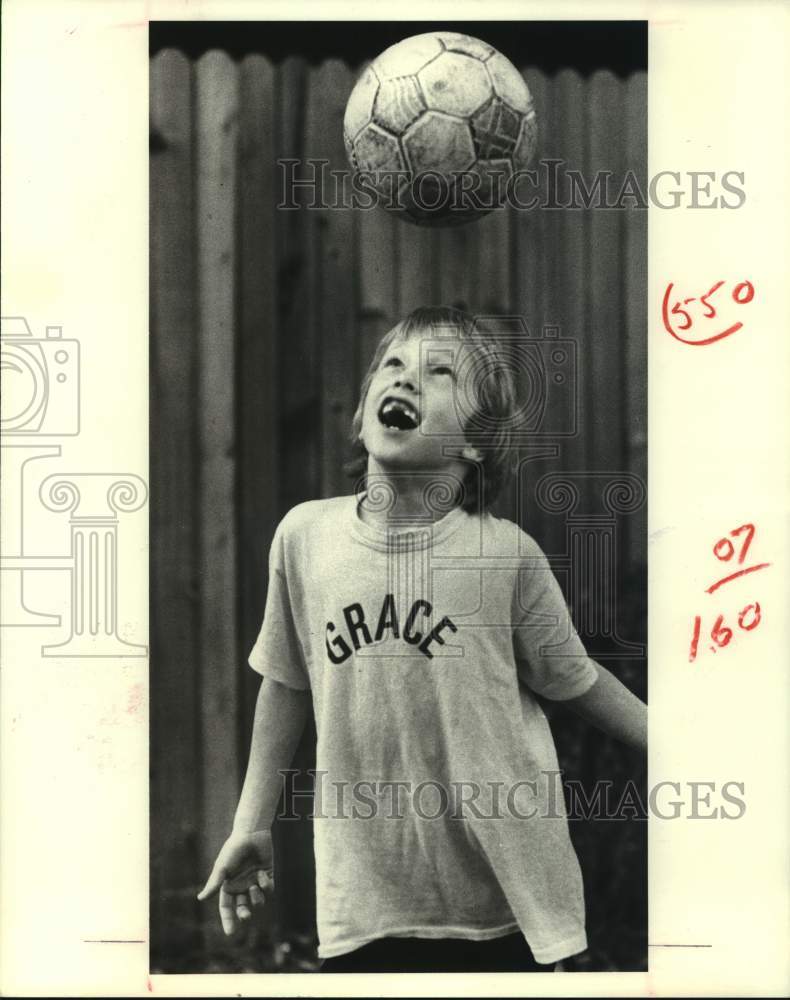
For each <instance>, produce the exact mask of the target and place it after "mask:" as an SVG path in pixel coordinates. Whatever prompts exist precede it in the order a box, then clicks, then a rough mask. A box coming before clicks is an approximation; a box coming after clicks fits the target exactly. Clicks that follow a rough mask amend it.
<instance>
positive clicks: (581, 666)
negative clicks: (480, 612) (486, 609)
mask: <svg viewBox="0 0 790 1000" xmlns="http://www.w3.org/2000/svg"><path fill="white" fill-rule="evenodd" d="M525 537H526V538H527V540H528V543H529V544H528V550H527V555H526V556H525V557H524V560H523V564H522V567H521V569H520V570H519V573H518V580H517V583H516V594H515V595H514V615H513V621H514V622H516V625H515V627H514V630H513V645H514V652H515V657H516V665H517V669H518V675H519V679H520V680H521V681H522V682H523V683H524V684H526V685H527V687H529V688H530V689H531V690H533V691H535V692H536V693H537V694H540V695H542V696H543V697H544V698H548V699H550V700H552V701H563V700H566V699H568V698H576V697H578V696H579V695H581V694H584V693H585V691H587V690H589V688H591V687H592V685H593V684H594V683H595V681H596V680H597V679H598V671H597V669H596V667H595V664H594V663H593V661H592V660H591V659H590V658H589V657H588V655H587V651H586V650H585V648H584V646H583V644H582V641H581V639H580V638H579V636H578V634H577V633H576V629H575V628H574V626H573V621H572V620H571V615H570V611H569V610H568V606H567V604H566V603H565V598H564V596H563V594H562V590H561V589H560V585H559V583H558V582H557V579H556V577H555V576H554V573H553V572H552V569H551V566H550V565H549V561H548V559H547V558H546V556H545V555H544V553H543V552H542V551H541V549H540V547H539V546H538V545H537V544H536V543H535V542H534V541H533V540H532V539H531V538H529V536H525Z"/></svg>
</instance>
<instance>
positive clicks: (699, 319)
mask: <svg viewBox="0 0 790 1000" xmlns="http://www.w3.org/2000/svg"><path fill="white" fill-rule="evenodd" d="M724 284H725V283H724V281H717V282H715V283H714V284H713V285H711V287H710V288H709V289H708V290H707V292H705V293H704V294H703V295H700V296H696V295H692V296H690V297H689V298H685V299H684V298H677V299H674V301H673V295H672V292H673V288H674V285H673V283H672V282H671V281H670V283H669V284H668V285H667V289H666V291H665V292H664V301H663V303H662V306H661V317H662V319H663V320H664V327H665V328H666V330H667V333H670V334H671V335H672V336H673V337H674V338H675V340H679V341H680V342H681V344H689V345H690V346H691V347H704V346H705V345H706V344H715V343H716V341H717V340H723V339H724V338H725V337H729V336H730V335H731V334H733V333H736V332H737V331H738V330H740V329H741V327H742V326H743V323H742V322H740V321H737V322H735V323H730V324H729V325H728V326H727V327H726V328H725V329H723V330H722V329H719V330H718V332H717V333H712V334H711V333H708V330H709V329H716V327H721V325H722V323H724V322H727V321H725V320H724V319H723V318H722V317H721V316H719V309H722V307H723V306H730V300H731V301H732V302H733V303H735V305H738V306H742V305H746V304H747V303H749V302H751V301H752V299H753V298H754V285H752V283H751V282H750V281H741V282H740V283H739V284H737V285H735V287H734V288H733V289H732V291H731V292H730V295H729V296H727V295H726V290H725V291H723V292H722V291H721V289H722V287H723V286H724ZM714 300H715V302H716V303H718V306H719V309H717V308H716V305H715V304H714ZM692 302H699V304H700V306H701V307H702V315H701V316H700V315H699V313H700V309H699V307H692V305H691V303H692ZM695 317H696V318H695ZM710 320H716V322H715V323H710ZM702 323H704V324H705V326H706V329H705V330H704V334H707V336H705V335H703V336H702V337H700V338H697V337H691V336H685V334H687V333H688V332H689V331H691V330H692V328H693V327H694V326H695V324H697V325H699V324H702Z"/></svg>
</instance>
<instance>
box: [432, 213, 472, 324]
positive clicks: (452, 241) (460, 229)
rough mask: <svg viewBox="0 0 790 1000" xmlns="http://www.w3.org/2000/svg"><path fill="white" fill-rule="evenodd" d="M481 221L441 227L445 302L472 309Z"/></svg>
mask: <svg viewBox="0 0 790 1000" xmlns="http://www.w3.org/2000/svg"><path fill="white" fill-rule="evenodd" d="M476 225H477V223H475V222H472V223H469V224H467V225H464V226H453V227H451V228H449V229H440V230H439V254H438V258H439V296H440V298H441V304H442V305H445V306H455V308H456V309H464V310H467V311H468V310H469V309H470V308H471V303H472V301H473V299H474V298H475V296H476V295H477V288H478V276H477V264H478V246H477V240H476V239H475V236H476V230H475V228H474V227H475V226H476Z"/></svg>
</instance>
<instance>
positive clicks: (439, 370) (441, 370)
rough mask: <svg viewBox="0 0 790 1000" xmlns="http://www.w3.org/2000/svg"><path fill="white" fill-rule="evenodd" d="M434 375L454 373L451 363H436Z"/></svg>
mask: <svg viewBox="0 0 790 1000" xmlns="http://www.w3.org/2000/svg"><path fill="white" fill-rule="evenodd" d="M433 373H434V375H452V374H453V370H452V368H450V366H449V365H436V367H435V368H434V369H433Z"/></svg>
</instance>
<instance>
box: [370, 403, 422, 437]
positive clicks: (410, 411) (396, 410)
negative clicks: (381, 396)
mask: <svg viewBox="0 0 790 1000" xmlns="http://www.w3.org/2000/svg"><path fill="white" fill-rule="evenodd" d="M379 421H380V422H381V423H382V424H383V425H384V426H385V427H387V428H389V429H390V430H396V431H413V430H414V429H415V427H417V426H418V425H419V423H420V414H419V413H418V411H417V410H416V409H415V408H414V407H413V406H412V405H411V403H407V402H406V400H405V399H395V397H394V396H387V397H386V399H385V400H384V402H383V403H382V404H381V406H380V408H379Z"/></svg>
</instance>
